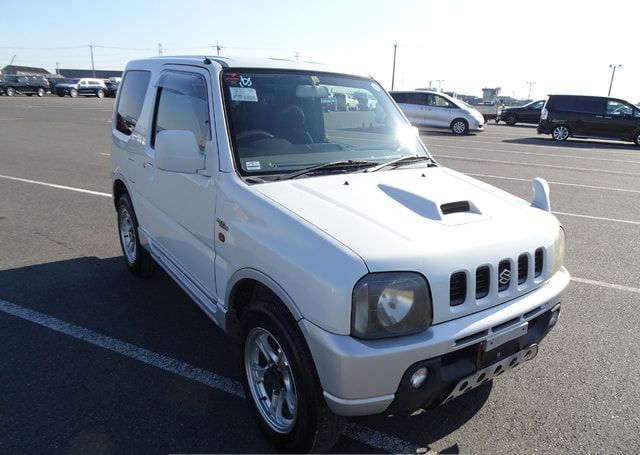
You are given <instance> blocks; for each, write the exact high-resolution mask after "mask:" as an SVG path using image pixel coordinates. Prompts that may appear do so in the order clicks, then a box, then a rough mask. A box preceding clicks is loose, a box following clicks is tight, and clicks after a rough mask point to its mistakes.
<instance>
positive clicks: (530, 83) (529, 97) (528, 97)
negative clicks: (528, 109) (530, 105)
mask: <svg viewBox="0 0 640 455" xmlns="http://www.w3.org/2000/svg"><path fill="white" fill-rule="evenodd" d="M527 84H529V94H528V95H527V100H530V99H531V86H532V85H536V83H535V82H527Z"/></svg>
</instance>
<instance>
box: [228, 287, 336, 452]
mask: <svg viewBox="0 0 640 455" xmlns="http://www.w3.org/2000/svg"><path fill="white" fill-rule="evenodd" d="M238 341H239V342H240V346H239V348H240V349H239V351H240V357H241V366H242V370H243V371H244V374H243V375H242V378H243V386H244V391H245V395H246V397H247V399H248V400H249V402H250V405H251V408H252V410H253V414H254V416H255V418H256V419H257V421H258V424H259V427H260V429H261V430H262V433H263V434H264V435H265V437H266V438H267V439H268V440H269V441H271V442H272V443H273V444H274V445H275V446H277V447H278V449H279V450H282V451H286V452H295V453H304V452H325V451H327V450H329V449H330V448H331V447H333V445H334V444H335V443H336V441H337V440H338V438H339V437H340V434H341V432H342V429H343V426H344V419H343V418H342V417H340V416H337V415H335V414H333V413H332V412H331V410H329V407H328V406H327V403H326V401H325V400H324V397H323V396H322V389H321V387H320V381H319V379H318V376H317V373H316V369H315V365H314V363H313V359H312V357H311V353H310V352H309V348H308V347H307V344H306V342H305V339H304V337H303V336H302V333H301V332H300V329H299V328H298V326H297V324H296V322H295V320H294V319H293V317H292V316H291V314H290V313H289V312H288V310H287V309H286V307H285V306H284V305H283V304H282V302H280V300H278V298H277V297H275V296H274V295H273V294H271V293H270V292H268V291H259V293H258V295H256V296H255V298H254V303H252V304H251V306H250V307H249V308H248V309H247V310H246V311H245V312H244V314H243V315H242V316H241V321H240V332H239V338H238Z"/></svg>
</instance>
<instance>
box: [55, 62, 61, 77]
mask: <svg viewBox="0 0 640 455" xmlns="http://www.w3.org/2000/svg"><path fill="white" fill-rule="evenodd" d="M56 74H57V75H58V76H60V62H56Z"/></svg>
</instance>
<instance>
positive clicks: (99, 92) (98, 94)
mask: <svg viewBox="0 0 640 455" xmlns="http://www.w3.org/2000/svg"><path fill="white" fill-rule="evenodd" d="M96 96H97V97H98V98H104V90H98V91H97V92H96Z"/></svg>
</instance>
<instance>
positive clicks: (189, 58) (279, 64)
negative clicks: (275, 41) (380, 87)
mask: <svg viewBox="0 0 640 455" xmlns="http://www.w3.org/2000/svg"><path fill="white" fill-rule="evenodd" d="M204 59H209V60H211V61H212V62H215V63H218V64H219V65H220V66H222V67H223V68H259V69H263V68H278V69H288V70H300V71H320V72H326V73H338V74H351V75H355V76H363V77H371V76H369V75H368V74H364V73H359V72H354V71H349V70H345V69H344V68H335V67H331V66H327V65H324V64H322V63H317V62H304V61H297V60H288V59H282V58H264V57H227V56H224V57H223V56H211V55H176V56H162V57H152V58H150V59H147V61H154V62H160V63H197V64H202V62H203V61H204ZM144 61H145V60H138V61H136V63H138V62H139V63H142V62H144Z"/></svg>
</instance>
